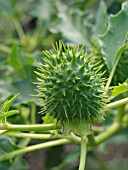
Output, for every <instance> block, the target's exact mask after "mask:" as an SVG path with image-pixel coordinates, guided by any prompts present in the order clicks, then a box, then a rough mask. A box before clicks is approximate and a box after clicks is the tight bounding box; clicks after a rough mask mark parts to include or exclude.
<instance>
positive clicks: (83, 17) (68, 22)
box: [51, 3, 92, 46]
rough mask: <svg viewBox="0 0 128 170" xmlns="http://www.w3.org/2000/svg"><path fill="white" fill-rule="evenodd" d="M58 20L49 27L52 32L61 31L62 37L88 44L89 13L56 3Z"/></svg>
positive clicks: (89, 31) (89, 33)
mask: <svg viewBox="0 0 128 170" xmlns="http://www.w3.org/2000/svg"><path fill="white" fill-rule="evenodd" d="M57 8H58V11H59V12H58V17H59V22H58V24H57V26H56V27H55V28H54V27H52V28H51V31H52V32H54V33H55V32H62V35H63V37H64V38H66V39H67V40H69V41H70V42H72V43H79V44H86V45H88V46H90V42H89V39H90V35H91V31H92V29H91V25H90V22H89V21H90V19H91V14H90V13H89V12H86V13H83V12H82V11H80V10H76V9H70V8H68V7H67V6H66V5H64V4H62V3H61V4H58V6H57Z"/></svg>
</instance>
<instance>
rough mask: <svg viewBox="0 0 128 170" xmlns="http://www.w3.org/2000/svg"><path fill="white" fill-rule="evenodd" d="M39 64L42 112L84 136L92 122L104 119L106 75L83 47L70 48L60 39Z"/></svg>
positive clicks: (39, 93)
mask: <svg viewBox="0 0 128 170" xmlns="http://www.w3.org/2000/svg"><path fill="white" fill-rule="evenodd" d="M44 54H45V57H44V58H43V62H44V63H43V64H42V63H39V66H40V67H39V71H38V72H36V73H37V75H38V90H37V91H38V96H39V97H40V98H41V101H42V102H41V103H42V113H44V114H50V115H52V116H53V117H54V119H56V120H57V122H59V123H60V124H61V125H63V127H64V130H65V131H70V130H72V131H74V132H75V133H76V134H78V135H80V136H82V135H86V134H89V133H90V132H91V131H90V125H91V124H93V123H96V122H100V121H101V120H103V109H104V107H105V101H106V97H105V95H104V81H105V80H104V78H101V77H102V74H101V73H99V69H100V68H97V67H96V65H92V64H91V57H90V56H87V55H86V54H85V53H84V50H83V47H82V48H81V49H80V48H79V46H77V47H72V48H70V47H69V46H65V45H64V44H63V42H60V43H59V45H57V47H56V48H55V47H54V52H48V51H46V52H44Z"/></svg>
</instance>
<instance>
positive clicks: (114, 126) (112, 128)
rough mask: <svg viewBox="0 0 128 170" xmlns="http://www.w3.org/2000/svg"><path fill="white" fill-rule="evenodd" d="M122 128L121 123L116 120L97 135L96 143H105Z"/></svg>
mask: <svg viewBox="0 0 128 170" xmlns="http://www.w3.org/2000/svg"><path fill="white" fill-rule="evenodd" d="M121 129H122V127H121V124H119V123H118V122H114V123H113V124H112V125H111V126H110V127H109V128H108V129H107V130H106V131H105V132H102V133H101V134H99V135H98V136H96V137H95V142H96V145H99V144H100V143H103V142H104V141H106V140H107V139H109V138H110V137H112V136H113V135H115V134H116V133H117V132H119V131H120V130H121Z"/></svg>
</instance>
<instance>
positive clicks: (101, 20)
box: [94, 0, 108, 35]
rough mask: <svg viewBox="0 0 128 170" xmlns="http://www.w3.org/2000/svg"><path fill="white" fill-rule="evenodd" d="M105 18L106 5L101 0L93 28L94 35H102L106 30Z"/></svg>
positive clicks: (106, 22)
mask: <svg viewBox="0 0 128 170" xmlns="http://www.w3.org/2000/svg"><path fill="white" fill-rule="evenodd" d="M107 19H108V17H107V7H106V4H105V2H104V0H101V1H100V4H99V8H98V12H97V15H96V24H95V29H94V32H95V34H96V35H102V34H103V33H104V32H105V31H106V29H107V24H108V21H107Z"/></svg>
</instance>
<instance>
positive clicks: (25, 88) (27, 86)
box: [0, 80, 39, 104]
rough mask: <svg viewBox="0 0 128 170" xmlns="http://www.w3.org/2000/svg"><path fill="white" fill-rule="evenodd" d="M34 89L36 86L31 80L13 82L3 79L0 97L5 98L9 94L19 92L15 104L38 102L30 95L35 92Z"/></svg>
mask: <svg viewBox="0 0 128 170" xmlns="http://www.w3.org/2000/svg"><path fill="white" fill-rule="evenodd" d="M34 89H36V86H35V85H34V84H33V83H32V82H31V80H23V81H20V82H15V83H13V82H11V81H4V82H1V88H0V99H1V100H5V99H6V98H8V97H9V96H11V95H14V94H16V93H20V96H19V97H18V99H17V100H16V103H15V104H21V103H24V104H27V103H29V102H34V103H36V104H39V101H38V99H37V97H34V96H32V95H34V94H35V91H34Z"/></svg>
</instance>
